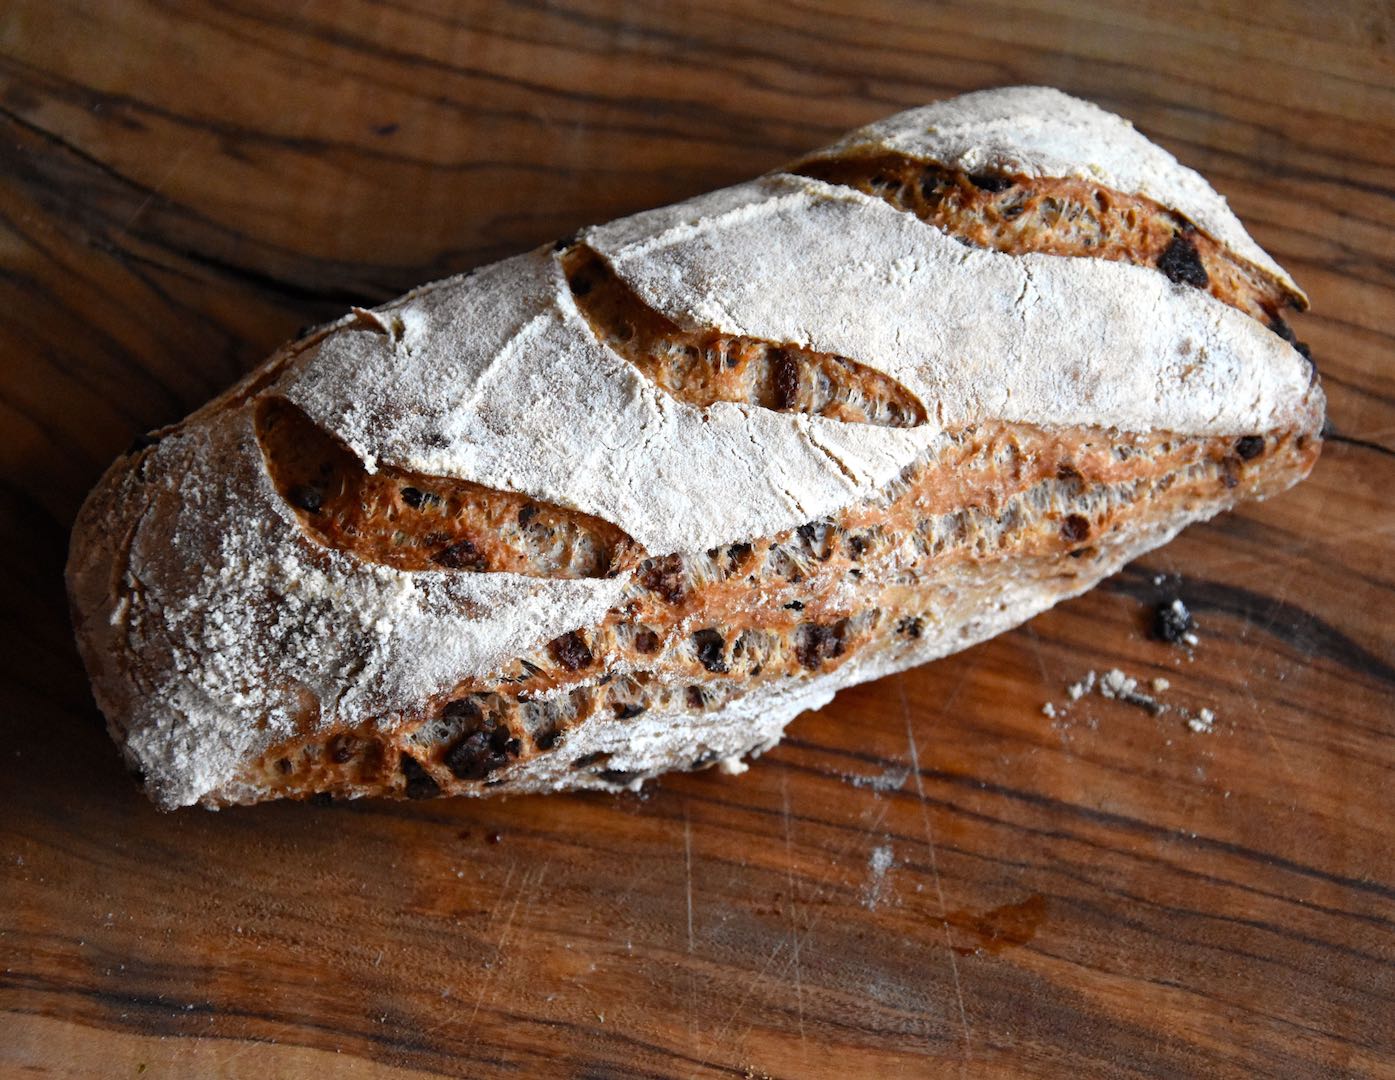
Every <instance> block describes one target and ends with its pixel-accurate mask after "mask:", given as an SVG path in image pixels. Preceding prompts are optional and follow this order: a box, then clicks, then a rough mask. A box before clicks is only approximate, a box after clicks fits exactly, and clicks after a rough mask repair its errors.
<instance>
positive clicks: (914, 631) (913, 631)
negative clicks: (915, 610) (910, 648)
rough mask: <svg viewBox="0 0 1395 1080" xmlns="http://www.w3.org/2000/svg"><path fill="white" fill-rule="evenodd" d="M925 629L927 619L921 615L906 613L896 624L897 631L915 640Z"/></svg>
mask: <svg viewBox="0 0 1395 1080" xmlns="http://www.w3.org/2000/svg"><path fill="white" fill-rule="evenodd" d="M924 629H925V620H924V619H922V618H921V617H920V616H919V615H904V616H902V617H901V619H900V621H898V622H897V624H896V632H897V633H898V634H904V635H905V636H906V637H908V638H911V639H912V640H914V639H915V638H918V637H920V635H921V632H922V631H923V630H924Z"/></svg>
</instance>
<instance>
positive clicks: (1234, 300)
mask: <svg viewBox="0 0 1395 1080" xmlns="http://www.w3.org/2000/svg"><path fill="white" fill-rule="evenodd" d="M790 171H791V172H793V173H795V174H796V175H799V176H807V177H809V178H810V179H814V180H821V181H824V182H825V183H830V184H838V185H842V186H844V187H851V188H855V189H856V190H858V191H861V192H864V193H866V194H868V195H873V196H876V197H877V198H880V199H882V200H884V201H886V202H887V203H889V204H890V205H892V206H894V207H896V208H897V209H898V210H903V211H905V212H907V213H910V214H914V215H915V216H916V217H918V218H920V220H922V221H924V222H926V223H928V224H931V225H934V226H936V227H938V228H941V229H943V230H945V231H946V232H948V233H949V234H950V235H951V236H954V237H955V238H956V239H959V240H963V241H964V242H966V243H970V244H973V245H975V246H976V247H982V248H989V249H992V250H994V251H1002V252H1006V253H1008V254H1014V255H1019V254H1023V253H1025V252H1028V251H1032V252H1039V253H1041V254H1046V255H1064V256H1070V257H1075V258H1092V259H1109V260H1112V261H1116V262H1127V263H1132V264H1134V265H1136V266H1152V267H1155V268H1157V269H1158V270H1159V271H1161V272H1162V273H1163V274H1165V275H1166V276H1167V277H1168V278H1169V279H1170V280H1171V281H1173V282H1174V283H1177V284H1185V285H1190V286H1192V287H1194V288H1200V289H1205V290H1206V291H1207V292H1209V293H1210V294H1211V295H1212V296H1214V297H1215V298H1216V299H1217V300H1220V301H1221V302H1222V303H1225V304H1229V305H1230V306H1231V307H1234V308H1238V309H1239V310H1241V311H1243V312H1245V313H1246V314H1247V315H1250V316H1252V317H1253V318H1256V319H1258V320H1259V321H1261V322H1263V323H1265V324H1266V325H1269V326H1271V327H1272V328H1274V329H1275V332H1277V333H1281V331H1280V330H1279V329H1278V327H1279V326H1281V325H1282V316H1281V314H1280V313H1281V312H1282V311H1283V309H1284V308H1286V307H1289V306H1292V307H1304V306H1306V303H1307V302H1306V300H1305V299H1304V298H1303V297H1302V296H1301V294H1297V293H1294V292H1293V291H1291V290H1289V289H1287V288H1286V287H1285V286H1284V285H1283V283H1282V282H1280V281H1279V280H1277V279H1276V278H1275V277H1274V276H1273V275H1272V274H1268V273H1265V272H1264V271H1262V270H1260V269H1259V268H1257V267H1254V266H1252V265H1250V264H1248V263H1246V262H1244V261H1243V260H1241V259H1239V258H1237V257H1236V256H1234V255H1232V254H1231V253H1230V252H1229V251H1227V250H1226V249H1225V248H1224V247H1223V246H1222V245H1221V244H1219V243H1217V242H1216V240H1214V239H1213V238H1212V237H1210V236H1208V235H1206V234H1205V233H1204V232H1201V231H1199V230H1197V229H1196V227H1195V226H1194V225H1193V224H1192V223H1191V222H1190V221H1188V220H1187V219H1186V218H1185V217H1184V216H1182V215H1181V214H1178V213H1176V212H1174V211H1172V210H1169V209H1168V208H1167V207H1165V206H1162V205H1160V204H1158V203H1157V202H1155V201H1153V200H1152V199H1148V198H1144V197H1143V196H1139V195H1128V194H1125V193H1123V192H1120V191H1114V190H1111V189H1109V188H1106V187H1104V186H1102V185H1100V184H1093V183H1089V182H1088V181H1084V180H1076V179H1062V178H1057V177H1035V178H1033V177H1021V176H1011V175H1007V174H1003V173H976V174H973V175H970V174H968V173H965V172H962V171H959V170H955V169H948V168H945V167H944V166H943V165H939V164H936V163H934V162H923V161H918V160H916V159H915V158H912V157H909V156H907V155H904V154H876V155H855V156H850V157H840V158H814V159H811V160H808V161H805V162H803V163H802V164H799V165H796V166H794V167H793V168H792V169H791V170H790Z"/></svg>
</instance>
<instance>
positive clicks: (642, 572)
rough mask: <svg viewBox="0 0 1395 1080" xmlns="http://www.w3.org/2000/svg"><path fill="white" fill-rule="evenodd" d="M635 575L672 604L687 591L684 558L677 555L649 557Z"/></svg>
mask: <svg viewBox="0 0 1395 1080" xmlns="http://www.w3.org/2000/svg"><path fill="white" fill-rule="evenodd" d="M635 576H636V577H637V578H638V579H639V583H640V584H641V585H643V586H644V587H645V588H646V589H649V590H650V591H651V592H656V593H658V594H659V595H660V596H662V597H663V598H664V599H665V600H667V601H668V602H669V603H670V604H676V603H678V601H680V600H682V599H683V595H684V593H685V592H686V591H687V589H686V586H685V585H684V581H685V578H684V573H683V560H682V559H681V558H680V557H679V556H677V555H665V556H664V557H663V558H660V559H649V560H647V561H646V562H644V563H642V564H641V565H640V568H639V572H638V573H637V574H636V575H635Z"/></svg>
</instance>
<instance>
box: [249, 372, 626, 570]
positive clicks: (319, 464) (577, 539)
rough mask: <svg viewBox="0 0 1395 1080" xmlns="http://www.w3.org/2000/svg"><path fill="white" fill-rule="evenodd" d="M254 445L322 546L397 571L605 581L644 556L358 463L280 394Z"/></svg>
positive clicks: (472, 492) (460, 488) (609, 532)
mask: <svg viewBox="0 0 1395 1080" xmlns="http://www.w3.org/2000/svg"><path fill="white" fill-rule="evenodd" d="M256 410H257V411H256V429H257V439H258V441H259V442H260V443H261V448H262V455H263V457H264V459H265V461H266V466H267V470H268V471H269V473H270V474H271V479H272V482H273V483H274V484H275V485H276V490H277V491H279V492H280V493H281V496H282V497H283V498H284V499H285V500H286V501H287V502H288V503H290V504H291V505H292V506H293V507H294V508H295V511H296V515H297V516H298V517H299V518H300V522H301V524H302V525H303V526H304V528H305V531H306V532H307V533H308V534H309V535H310V536H311V537H313V538H314V539H315V540H317V541H318V542H319V543H321V544H324V545H325V546H326V547H331V548H335V549H337V550H339V551H344V552H348V553H350V554H353V555H357V556H358V557H359V558H361V559H363V560H365V561H367V562H375V563H382V564H385V565H387V566H393V567H396V568H397V569H399V570H472V571H481V572H482V571H508V572H510V573H514V574H526V575H528V576H530V577H552V578H587V577H608V576H613V575H614V574H616V573H618V572H619V571H621V570H623V569H625V568H627V567H630V566H633V565H634V564H635V563H636V562H637V561H638V560H639V559H641V558H642V557H643V551H642V550H641V548H640V546H639V545H638V544H636V543H635V542H634V541H633V540H632V539H630V537H629V536H628V535H626V534H625V532H624V531H623V530H621V529H620V528H618V527H617V526H615V525H612V524H610V523H609V522H606V521H602V520H601V519H600V518H597V517H592V516H591V515H589V514H583V513H581V512H580V511H577V510H568V509H566V508H564V507H560V506H554V505H551V504H550V503H543V502H539V501H538V500H536V499H531V498H529V497H528V496H526V495H520V494H517V493H515V492H511V491H499V490H497V489H494V488H487V487H483V486H481V485H480V484H475V483H471V482H470V481H468V480H456V479H450V478H447V477H439V476H426V475H423V474H421V473H415V472H410V471H408V470H405V469H397V468H393V467H391V466H382V467H380V468H379V469H378V471H377V472H373V473H370V472H368V470H367V469H365V468H364V466H363V462H361V461H360V460H359V459H358V457H357V456H356V455H355V454H354V453H353V451H351V450H350V449H349V448H348V447H346V446H345V445H344V444H343V443H341V442H340V441H339V440H338V439H336V438H334V437H333V436H332V435H330V434H329V433H328V432H326V431H324V430H323V429H322V428H320V427H319V426H318V425H317V424H316V423H315V422H314V421H313V420H311V419H310V418H309V417H308V416H306V415H305V413H304V412H302V411H301V410H300V409H299V408H298V407H297V406H295V405H293V404H292V403H291V402H289V401H287V400H286V399H284V398H280V397H268V398H263V399H261V400H260V401H258V402H257V406H256Z"/></svg>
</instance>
